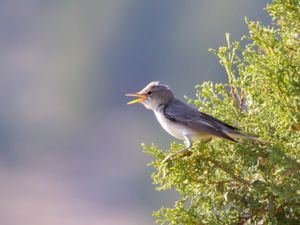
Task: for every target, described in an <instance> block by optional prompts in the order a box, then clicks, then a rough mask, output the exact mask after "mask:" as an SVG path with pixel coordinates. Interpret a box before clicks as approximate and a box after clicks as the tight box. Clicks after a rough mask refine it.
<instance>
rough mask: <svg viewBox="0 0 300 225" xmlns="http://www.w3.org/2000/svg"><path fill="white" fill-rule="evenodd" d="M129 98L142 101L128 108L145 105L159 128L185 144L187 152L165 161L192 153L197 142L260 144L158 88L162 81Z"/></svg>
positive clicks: (170, 92) (169, 92) (252, 137)
mask: <svg viewBox="0 0 300 225" xmlns="http://www.w3.org/2000/svg"><path fill="white" fill-rule="evenodd" d="M126 96H134V97H139V98H137V99H135V100H133V101H130V102H128V103H127V104H129V105H130V104H134V103H142V104H143V105H144V106H145V107H146V108H147V109H151V110H152V111H153V112H154V114H155V116H156V118H157V120H158V122H159V123H160V125H161V126H162V127H163V128H164V129H165V130H166V131H167V132H168V133H169V134H170V135H172V136H173V137H175V138H177V139H180V140H184V141H185V143H186V148H184V149H182V150H180V151H178V152H176V153H174V154H171V155H169V156H167V157H166V158H165V159H164V161H167V160H169V159H171V158H172V157H174V156H176V155H177V154H179V153H182V152H185V151H187V150H189V149H190V148H191V147H192V145H193V142H195V141H204V142H207V141H210V140H211V139H212V138H214V137H218V138H223V139H226V140H229V141H233V142H237V140H236V138H248V139H253V140H257V141H260V140H259V139H258V138H257V137H255V136H250V135H247V134H243V133H241V132H240V131H239V129H238V128H236V127H233V126H231V125H229V124H227V123H225V122H223V121H221V120H219V119H216V118H214V117H212V116H210V115H208V114H206V113H203V112H200V111H198V110H197V109H194V108H192V107H190V106H189V105H187V104H185V103H183V102H182V101H180V100H178V99H176V98H175V97H174V94H173V92H172V91H171V89H170V88H169V87H168V86H167V85H163V84H159V81H154V82H150V83H149V84H148V85H147V86H146V87H145V88H144V89H143V90H141V91H139V92H137V93H133V94H126Z"/></svg>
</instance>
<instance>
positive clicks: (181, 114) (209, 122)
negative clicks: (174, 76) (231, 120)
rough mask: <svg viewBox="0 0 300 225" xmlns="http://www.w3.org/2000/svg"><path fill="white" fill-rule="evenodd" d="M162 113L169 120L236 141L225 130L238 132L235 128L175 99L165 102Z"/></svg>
mask: <svg viewBox="0 0 300 225" xmlns="http://www.w3.org/2000/svg"><path fill="white" fill-rule="evenodd" d="M163 113H164V115H165V117H166V118H167V119H169V120H171V121H174V122H177V123H180V124H183V125H185V126H188V127H189V128H191V129H194V130H198V131H201V132H206V133H209V134H211V135H213V136H217V137H220V138H224V139H227V140H230V141H234V142H236V140H235V139H233V138H231V137H229V136H228V135H227V134H226V132H229V133H239V132H238V129H237V128H235V127H233V126H230V125H229V124H227V123H225V122H223V121H221V120H219V119H216V118H214V117H212V116H210V115H208V114H205V113H202V112H199V111H198V110H196V109H194V108H192V107H190V106H188V105H186V104H185V103H183V102H181V101H179V100H177V99H173V100H172V101H171V102H170V103H169V104H167V105H166V106H165V107H164V111H163Z"/></svg>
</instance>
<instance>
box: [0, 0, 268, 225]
mask: <svg viewBox="0 0 300 225" xmlns="http://www.w3.org/2000/svg"><path fill="white" fill-rule="evenodd" d="M0 2H1V7H0V49H1V51H0V93H1V94H0V103H1V107H0V143H1V145H0V179H1V184H0V224H1V225H20V224H22V225H40V224H43V225H53V224H56V225H86V224H89V225H96V224H97V225H98V224H103V225H106V224H109V225H119V224H122V225H141V224H153V223H154V218H152V216H151V213H152V211H154V210H157V209H158V208H160V207H161V206H162V205H164V206H167V207H168V206H169V207H172V203H173V202H174V201H175V200H176V198H177V196H176V193H171V192H156V191H155V190H154V188H155V187H154V186H153V185H152V184H151V182H152V181H151V178H150V177H149V175H150V174H151V168H148V167H146V163H147V162H149V161H150V160H151V157H150V156H148V155H145V154H143V152H142V149H141V147H140V143H141V142H144V143H146V144H151V143H156V144H157V145H158V146H159V147H160V148H161V149H167V148H168V146H169V142H170V141H173V140H174V139H173V138H171V137H170V136H169V135H168V134H167V133H166V132H164V131H163V130H162V128H160V126H159V124H158V123H157V122H156V121H155V118H154V115H153V113H152V112H150V111H148V110H146V109H144V108H143V107H142V106H141V105H134V106H131V107H128V106H126V102H127V101H129V100H131V98H126V97H125V96H124V94H125V93H128V92H132V91H139V90H140V89H142V88H143V87H144V86H145V85H146V84H147V83H148V82H150V81H153V80H160V81H161V82H162V83H164V84H168V85H169V86H170V87H171V88H172V89H173V90H175V92H176V96H177V97H178V98H180V99H183V96H184V95H188V96H190V97H194V86H195V85H196V84H199V83H202V82H203V81H206V80H213V81H216V82H222V81H224V80H226V75H225V72H224V70H223V69H222V68H221V67H220V65H219V64H218V59H217V58H216V57H215V56H213V55H212V54H211V53H209V52H208V48H218V47H219V46H221V45H225V33H226V32H229V33H231V35H232V39H234V40H238V39H240V37H241V36H242V35H243V34H247V33H248V32H247V26H246V24H245V23H244V16H247V17H248V18H249V19H250V20H261V21H263V22H264V23H267V22H270V18H269V17H268V16H267V13H266V12H265V11H264V10H263V8H264V7H265V5H266V3H268V2H270V0H269V1H267V0H264V1H261V0H260V1H248V0H242V1H241V0H230V1H223V0H199V1H181V0H174V1H141V0H127V1H124V0H114V1H109V0H106V1H104V0H98V1H96V0H94V1H93V0H85V1H79V0H75V1H67V0H59V1H58V0H54V1H42V0H27V1H17V0H1V1H0Z"/></svg>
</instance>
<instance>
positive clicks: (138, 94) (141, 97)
mask: <svg viewBox="0 0 300 225" xmlns="http://www.w3.org/2000/svg"><path fill="white" fill-rule="evenodd" d="M125 96H133V97H139V98H138V99H135V100H132V101H130V102H127V105H131V104H135V103H139V102H140V103H142V102H144V101H145V100H146V99H147V98H148V96H147V95H146V94H140V93H133V94H126V95H125Z"/></svg>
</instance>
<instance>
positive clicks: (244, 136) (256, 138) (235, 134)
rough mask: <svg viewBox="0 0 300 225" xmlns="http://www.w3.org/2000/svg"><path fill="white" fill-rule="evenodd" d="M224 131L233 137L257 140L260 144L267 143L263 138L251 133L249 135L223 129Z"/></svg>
mask: <svg viewBox="0 0 300 225" xmlns="http://www.w3.org/2000/svg"><path fill="white" fill-rule="evenodd" d="M223 132H224V133H226V135H228V136H229V137H231V138H233V139H237V138H238V139H250V140H254V141H258V142H260V143H262V144H267V143H268V142H267V141H265V140H262V139H261V138H259V137H257V136H253V135H249V134H243V133H240V132H237V131H234V132H230V131H223Z"/></svg>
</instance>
